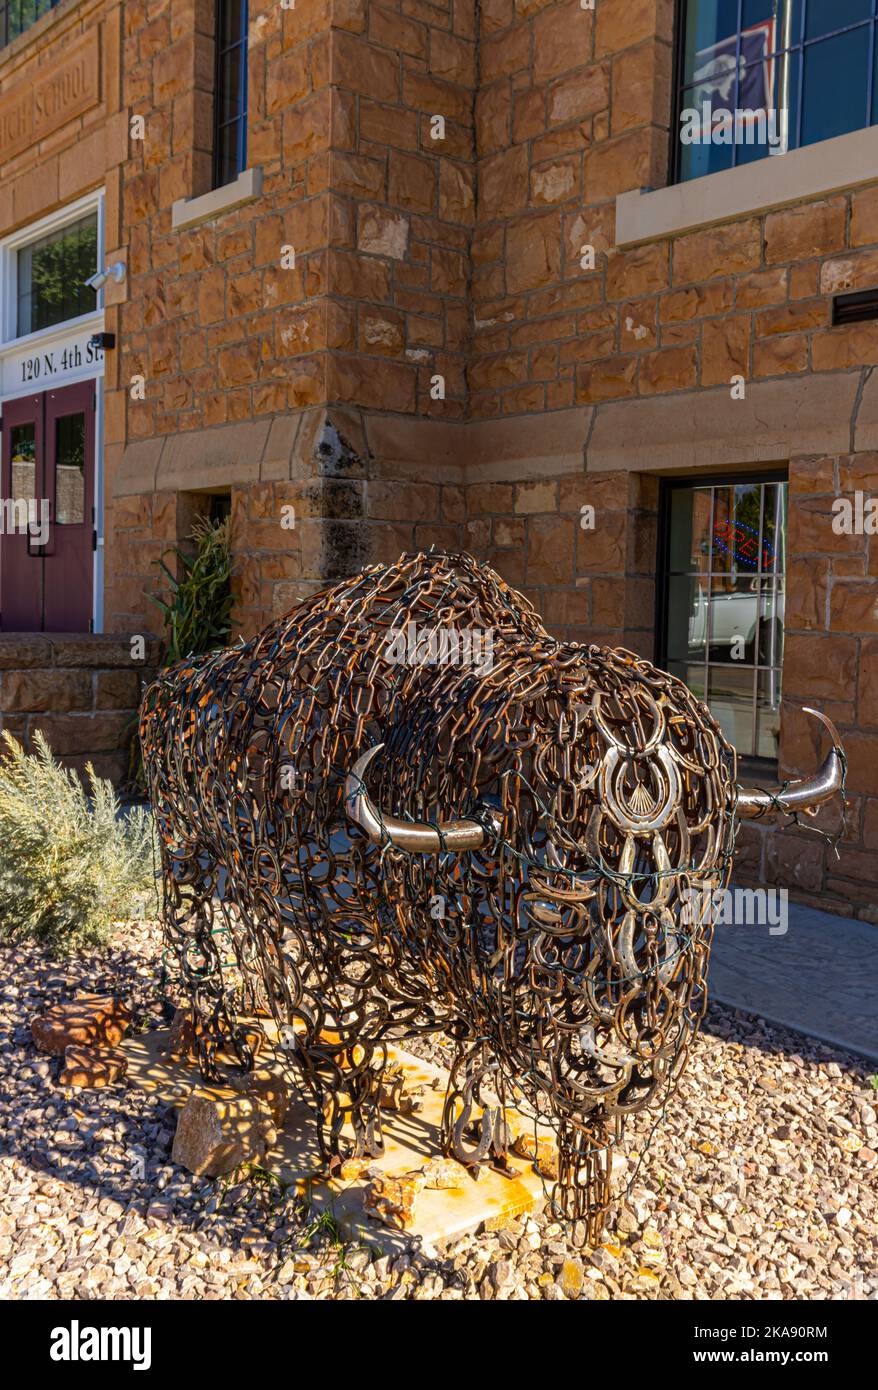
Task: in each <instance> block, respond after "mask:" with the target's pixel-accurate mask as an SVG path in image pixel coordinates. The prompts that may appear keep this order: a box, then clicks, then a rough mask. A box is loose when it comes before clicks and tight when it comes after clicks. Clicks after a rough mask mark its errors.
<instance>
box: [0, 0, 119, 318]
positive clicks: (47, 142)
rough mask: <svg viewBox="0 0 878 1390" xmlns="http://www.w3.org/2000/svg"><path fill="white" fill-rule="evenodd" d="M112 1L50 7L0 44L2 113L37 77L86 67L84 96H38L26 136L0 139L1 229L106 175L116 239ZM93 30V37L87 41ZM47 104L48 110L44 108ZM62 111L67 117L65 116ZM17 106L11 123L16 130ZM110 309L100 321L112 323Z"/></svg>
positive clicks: (115, 12)
mask: <svg viewBox="0 0 878 1390" xmlns="http://www.w3.org/2000/svg"><path fill="white" fill-rule="evenodd" d="M121 10H122V6H121V4H120V3H118V0H78V3H70V0H67V3H66V4H64V5H63V6H61V7H60V8H59V9H53V10H50V11H49V12H48V13H47V14H46V15H44V16H43V17H42V18H41V19H39V20H38V21H37V22H36V24H33V25H32V26H31V27H30V28H28V29H26V30H25V32H24V33H23V34H21V35H20V36H19V38H17V39H15V40H14V41H13V42H12V43H11V44H9V45H8V46H7V47H6V48H3V49H0V102H2V103H3V107H4V115H6V114H7V113H8V114H10V115H12V114H13V113H12V112H11V111H10V110H9V104H15V101H16V96H17V95H18V94H21V96H22V100H23V101H24V102H26V103H27V102H29V101H30V98H31V96H32V94H33V93H34V91H35V90H36V89H37V88H38V85H39V84H40V82H41V81H43V80H45V79H50V78H51V74H52V73H53V71H54V70H55V69H56V67H57V68H58V69H59V70H60V69H61V68H63V67H64V65H65V64H66V63H67V62H68V60H69V58H70V55H71V53H73V54H74V55H76V56H77V59H78V61H81V63H82V65H83V71H84V72H85V73H86V92H87V96H86V97H84V98H77V99H75V100H70V101H69V102H68V106H69V114H68V112H67V110H66V109H65V104H64V103H63V102H60V103H59V102H55V101H53V102H52V103H51V104H49V103H44V107H45V111H46V114H45V115H44V116H43V118H42V126H41V121H40V118H39V116H37V115H33V116H32V117H30V119H31V120H32V122H33V124H32V125H31V128H30V136H31V138H30V139H27V138H25V137H22V138H18V137H14V138H13V139H12V142H11V144H9V143H7V141H4V142H3V143H2V144H0V235H3V236H6V235H8V233H9V232H11V231H13V230H15V229H16V228H18V227H21V226H23V225H25V224H26V223H28V222H33V221H35V220H36V219H37V218H39V217H42V216H44V215H45V214H46V213H48V212H51V211H52V210H53V209H54V208H56V207H61V206H63V204H65V203H69V202H72V201H73V199H75V198H77V197H79V196H80V195H81V194H83V193H86V192H88V191H89V190H90V189H93V188H97V187H99V186H101V185H103V184H104V183H105V179H106V180H108V182H107V209H106V211H107V245H108V247H109V248H110V249H112V248H113V247H114V246H115V245H116V243H117V240H118V234H119V232H118V228H119V201H118V184H117V182H116V180H115V178H114V176H113V173H112V171H113V170H114V169H116V168H117V167H118V165H119V163H120V162H121V161H122V160H123V159H124V158H125V154H126V151H127V137H128V131H127V124H126V120H125V117H124V115H123V114H122V113H121V112H120V105H119V93H120V62H119V60H120V54H121V38H120V16H121ZM92 35H94V36H95V39H96V44H95V45H94V46H92V45H91V44H90V43H89V42H88V41H89V39H90V38H91V36H92ZM92 97H96V98H97V99H96V100H92ZM50 105H51V112H50ZM65 117H66V118H65ZM18 128H19V127H18V118H17V113H16V115H15V118H14V120H11V121H10V129H18ZM111 317H112V316H109V315H108V322H107V327H108V329H109V330H110V331H112V330H113V327H114V325H113V323H112V322H111V321H110V319H111Z"/></svg>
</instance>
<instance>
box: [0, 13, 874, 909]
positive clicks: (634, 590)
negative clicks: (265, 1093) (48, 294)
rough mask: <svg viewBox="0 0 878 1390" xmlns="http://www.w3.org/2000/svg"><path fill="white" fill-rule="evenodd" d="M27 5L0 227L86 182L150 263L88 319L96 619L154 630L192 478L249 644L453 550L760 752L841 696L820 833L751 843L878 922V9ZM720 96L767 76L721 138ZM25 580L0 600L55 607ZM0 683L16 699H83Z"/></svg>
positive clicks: (15, 52)
mask: <svg viewBox="0 0 878 1390" xmlns="http://www.w3.org/2000/svg"><path fill="white" fill-rule="evenodd" d="M2 8H3V7H2V6H0V10H2ZM46 8H47V9H48V12H47V13H46V14H45V15H43V17H41V18H39V19H38V20H37V21H36V23H34V24H33V25H32V26H31V27H30V28H28V29H25V30H24V32H22V34H21V35H20V36H19V37H17V38H15V39H14V40H13V42H11V43H10V44H9V45H8V47H7V48H5V49H0V240H2V239H3V238H5V239H6V241H5V243H4V244H6V245H8V247H9V254H10V255H13V254H17V252H18V248H20V247H25V248H26V247H27V246H28V245H30V244H32V243H33V242H34V241H35V240H36V239H37V238H39V237H40V236H41V235H43V232H42V224H41V219H50V221H49V225H50V227H51V226H52V225H55V224H54V223H52V222H51V219H52V218H55V219H59V220H58V221H57V225H59V226H69V225H71V224H72V220H73V219H74V216H76V217H79V216H80V213H79V210H78V208H77V199H81V198H85V197H92V198H94V199H96V200H97V201H96V202H95V207H97V208H99V210H100V214H99V222H100V232H99V236H100V244H99V247H98V260H99V261H100V264H101V266H103V265H104V264H112V263H114V262H117V261H119V262H122V263H124V265H125V267H126V273H125V278H124V279H123V280H121V281H117V280H116V279H115V278H111V279H110V280H109V281H108V282H107V284H106V286H105V288H104V289H103V291H102V292H101V296H100V298H99V299H98V301H97V303H96V304H95V306H94V315H95V320H94V323H92V322H91V321H89V324H88V327H89V329H90V331H92V332H93V331H100V332H106V333H111V334H112V335H113V339H114V341H113V345H112V347H108V348H107V350H106V352H105V353H104V354H102V359H103V360H102V361H100V362H98V364H97V365H96V366H95V369H94V371H91V372H90V373H89V372H86V371H85V368H84V366H83V369H82V370H81V371H80V369H79V367H76V368H74V376H73V377H71V378H70V380H71V383H72V384H73V385H76V384H78V383H81V382H82V381H90V380H96V381H97V383H98V385H97V387H96V403H97V409H96V430H95V442H94V460H95V463H94V468H95V475H94V479H95V480H94V497H95V499H96V501H95V523H94V530H95V541H96V543H97V547H96V549H95V550H94V552H93V554H94V556H95V557H96V559H95V560H94V562H93V572H92V573H93V592H92V593H91V594H90V601H91V612H90V621H91V623H92V625H93V627H94V629H95V631H96V632H100V631H103V632H104V633H109V634H119V635H128V634H131V633H138V632H147V631H150V630H153V629H154V627H155V616H154V615H155V610H152V611H151V605H149V604H148V603H147V601H146V600H145V598H144V590H147V589H150V588H153V587H155V586H157V584H158V582H159V580H158V571H157V570H156V567H155V564H154V561H155V560H156V559H157V558H159V556H160V555H161V553H162V552H163V550H165V549H166V548H167V547H168V546H169V545H172V544H174V543H176V542H177V541H180V540H182V539H185V537H186V536H187V534H188V531H189V528H190V526H191V523H192V519H193V517H194V516H195V515H196V514H198V513H199V512H204V511H206V510H208V509H212V510H214V511H216V510H217V509H222V508H224V507H228V508H230V510H231V515H232V523H233V537H234V548H235V552H236V560H237V567H236V578H235V621H236V625H237V628H238V629H239V630H241V631H243V632H245V633H249V632H251V631H253V630H255V629H256V628H257V627H258V626H259V625H260V624H261V623H263V622H264V621H265V620H266V619H267V618H269V617H270V616H271V615H272V614H276V613H280V612H283V611H284V610H285V609H286V608H288V607H289V606H290V605H291V604H293V603H295V602H296V601H297V599H298V598H300V597H301V596H302V595H303V594H305V593H308V592H310V591H311V590H312V589H313V588H315V587H317V586H320V585H321V584H323V583H324V582H326V580H327V579H330V578H333V577H336V576H338V575H339V574H343V573H347V572H350V571H352V570H354V569H356V568H358V567H359V566H361V565H362V564H364V563H367V562H369V561H373V560H390V559H394V558H396V557H397V556H398V555H399V553H400V552H401V551H403V550H406V549H412V548H415V547H428V546H430V545H436V546H438V547H443V548H458V547H464V548H466V549H468V550H470V551H471V552H473V553H474V554H475V555H477V556H479V557H482V558H485V559H487V560H489V561H490V562H491V563H492V564H493V565H494V566H495V567H496V568H497V569H498V570H499V571H500V572H501V573H502V574H503V575H504V577H505V578H507V579H508V580H509V581H510V582H512V583H513V584H514V585H516V586H517V587H519V588H521V589H522V590H523V591H524V592H525V593H526V594H527V595H528V596H529V597H530V598H531V599H532V600H533V601H534V603H535V604H536V605H537V607H538V608H539V609H540V610H541V612H542V613H543V615H544V617H545V620H546V622H547V624H548V626H549V627H550V629H551V630H552V631H554V632H555V633H557V634H558V635H560V636H565V637H571V638H576V639H579V640H588V641H596V642H600V643H607V644H614V645H624V646H626V647H629V648H631V649H633V650H636V651H639V652H642V653H644V654H645V655H647V656H649V657H650V658H653V659H656V660H658V661H659V662H660V663H661V664H663V665H667V666H668V667H669V669H671V670H673V671H674V672H675V673H676V674H678V675H681V676H682V677H683V678H684V679H686V680H688V681H689V683H690V684H691V685H692V686H693V688H694V689H696V690H697V691H698V693H699V694H700V695H701V696H702V697H703V698H706V699H707V700H708V701H709V703H710V704H711V706H712V708H713V709H714V711H715V712H716V713H717V715H718V717H719V718H720V720H721V722H722V723H723V725H724V727H725V728H726V730H727V732H728V733H729V736H730V737H731V738H732V739H733V741H734V742H735V743H736V746H737V747H738V750H739V753H740V754H741V756H742V759H744V760H745V761H749V762H751V764H752V767H751V770H752V771H753V772H754V774H757V775H761V776H763V777H765V778H766V779H768V780H776V779H777V778H778V777H780V778H783V777H786V776H790V775H795V774H797V773H799V772H804V771H808V770H811V769H813V767H814V766H815V763H816V762H817V761H818V760H819V757H820V752H819V748H818V742H817V732H816V725H814V723H813V721H809V720H808V719H806V717H805V716H804V715H803V714H802V713H801V706H802V705H803V704H807V703H810V704H814V705H817V706H818V707H819V708H822V709H824V710H825V711H826V712H827V713H828V714H830V715H831V717H832V718H833V719H835V720H836V722H837V723H838V725H839V727H840V729H841V730H842V732H843V734H844V738H845V743H846V746H847V749H848V753H849V756H850V769H849V783H848V791H849V794H848V808H847V809H848V820H847V830H846V833H845V837H844V840H843V842H842V844H841V846H840V852H839V855H838V857H836V856H835V855H834V854H833V853H832V852H831V851H830V850H828V848H827V846H826V844H825V843H824V841H822V840H821V839H819V838H817V837H815V836H814V835H812V834H810V833H808V832H806V831H801V832H800V831H797V830H796V829H789V830H783V831H781V832H777V831H774V832H762V831H760V830H758V829H755V830H753V829H749V828H748V830H747V832H746V836H744V835H742V840H741V845H740V856H739V869H740V871H741V873H742V874H747V875H749V876H750V877H751V878H753V879H755V880H758V881H760V882H768V883H777V884H781V885H785V886H788V887H789V888H790V889H791V890H792V891H794V892H797V893H799V894H800V895H804V896H809V897H812V898H813V897H816V896H818V895H819V896H820V899H821V902H822V904H823V905H825V906H828V907H830V908H835V909H837V910H839V911H849V912H855V913H859V914H863V915H867V916H869V915H871V916H873V917H874V916H878V912H876V890H878V537H876V536H872V535H870V534H869V531H868V526H867V525H862V524H861V525H860V526H859V527H856V526H854V527H852V528H851V529H849V530H848V531H844V530H839V529H837V528H834V526H833V522H834V520H836V512H835V511H834V505H835V504H836V503H837V501H838V499H839V497H842V498H846V499H848V500H850V501H851V503H852V507H853V508H854V511H855V505H854V504H855V503H856V494H857V493H860V494H861V497H860V511H859V513H856V514H857V515H859V516H861V517H862V515H863V507H862V503H863V501H864V499H865V500H868V498H869V496H870V495H871V494H872V493H873V492H878V376H876V375H875V374H874V371H873V369H874V366H875V365H876V364H878V318H876V317H870V315H871V314H872V313H874V312H876V311H875V308H874V305H870V303H869V296H868V295H866V294H865V293H864V292H866V291H869V290H872V289H874V288H876V287H878V129H876V127H875V125H873V120H874V119H876V118H878V107H876V106H875V103H876V100H878V83H876V82H875V81H874V80H873V77H872V76H871V75H870V74H872V73H873V71H874V62H875V53H876V33H875V29H876V18H875V16H874V14H873V8H874V7H873V5H872V4H871V0H862V2H861V0H849V3H846V5H845V6H843V7H841V8H839V7H838V6H836V7H833V8H830V7H829V6H827V5H824V4H822V3H820V0H748V3H747V4H746V5H745V6H743V8H742V7H740V6H739V5H738V4H737V0H734V3H732V0H679V2H678V3H677V4H674V3H672V0H594V3H593V4H589V3H588V0H586V3H585V4H583V3H581V0H481V4H480V5H479V6H476V4H475V0H386V3H379V0H295V4H294V5H291V6H290V7H287V5H286V4H284V3H280V0H250V5H249V13H248V12H247V7H246V5H242V4H240V3H237V0H236V3H222V0H220V3H217V0H129V3H127V4H125V5H124V7H119V6H116V5H113V4H110V3H109V0H104V3H100V0H61V3H60V4H58V5H57V6H54V7H51V8H48V7H46ZM842 10H843V13H842ZM2 38H3V33H2V30H0V41H2ZM74 39H75V40H76V42H79V43H81V44H82V45H83V49H82V51H83V52H85V53H87V52H92V53H97V54H98V55H99V62H98V63H97V65H96V67H95V68H94V73H95V74H96V76H93V78H92V82H91V86H89V87H88V88H87V91H88V93H89V94H90V95H86V91H85V88H83V92H82V93H81V94H80V95H79V96H78V97H77V96H74V97H72V98H71V99H70V100H71V101H72V103H73V104H72V105H70V106H69V119H68V118H66V117H65V118H64V119H63V121H62V116H63V114H64V113H63V110H62V107H61V106H59V105H58V102H59V100H60V98H58V99H55V102H54V105H53V103H52V102H51V101H50V102H44V103H43V106H42V107H41V110H42V109H44V108H45V109H48V108H50V107H51V108H52V110H53V111H54V115H53V116H51V117H50V118H49V126H50V127H51V128H47V127H45V126H43V127H42V128H41V127H40V125H39V121H37V119H36V117H35V116H34V117H32V124H31V126H30V127H26V125H25V124H22V121H23V120H24V118H23V117H21V118H19V116H18V115H17V114H16V112H17V111H18V107H17V105H16V102H17V96H16V94H21V93H22V92H23V91H24V86H25V84H27V87H28V90H30V89H31V88H33V89H34V90H37V88H36V86H35V84H38V83H39V81H40V80H41V75H42V76H43V77H51V76H52V74H53V72H54V68H53V64H55V63H56V58H55V57H54V56H53V54H55V53H56V52H60V51H64V52H67V53H75V52H79V50H77V49H74V48H73V47H72V44H73V42H74ZM89 43H91V44H92V45H94V44H97V48H94V47H93V48H92V49H91V50H89V49H88V47H87V46H88V44H89ZM86 61H89V60H86ZM729 73H731V74H732V76H731V77H729ZM54 81H55V87H54V88H52V90H53V91H54V90H55V89H58V90H64V91H69V92H75V91H76V90H77V88H76V84H75V83H74V82H71V81H70V80H69V79H68V81H67V85H66V87H65V85H64V83H63V82H62V83H61V86H60V87H59V86H58V79H57V77H56V78H55V79H54ZM95 84H97V85H95ZM50 85H51V84H50ZM10 94H12V95H11V96H10ZM705 101H707V102H708V104H711V103H712V106H713V109H714V110H716V109H717V108H718V106H719V108H721V109H725V108H726V107H727V108H728V109H729V110H732V109H738V108H747V111H745V123H744V124H745V128H746V130H745V134H744V135H743V136H742V137H741V139H740V141H739V140H738V139H737V137H736V140H735V141H733V142H732V143H728V142H727V141H726V140H725V139H724V138H723V132H722V122H720V128H719V130H718V131H717V132H716V135H717V138H715V139H714V138H710V137H711V135H712V131H711V128H710V118H709V115H708V117H707V118H705V116H704V114H703V112H704V102H705ZM87 103H88V104H87ZM873 108H874V109H873ZM781 109H782V110H783V111H786V112H788V119H787V121H786V122H785V128H784V129H783V130H782V136H781V138H780V140H778V139H774V140H773V144H772V145H769V146H766V144H765V142H763V143H762V145H760V143H759V140H758V139H754V140H752V141H751V140H750V138H749V136H750V134H752V133H753V129H755V130H756V134H757V135H759V134H760V132H759V129H758V121H757V119H756V118H757V116H765V115H766V114H767V113H768V114H774V113H775V112H776V111H779V110H781ZM693 110H694V111H696V112H698V113H699V120H700V121H701V133H702V135H703V136H705V137H707V138H704V139H703V140H702V141H701V143H698V142H696V143H694V144H690V145H685V146H684V145H683V144H682V143H681V139H680V131H681V129H682V125H681V117H685V115H686V113H687V112H690V113H691V111H693ZM41 119H44V118H41ZM59 122H60V123H59ZM705 122H706V123H705ZM690 125H691V118H690ZM696 125H697V122H696ZM767 133H770V132H767ZM770 148H773V150H774V152H773V153H770V152H769V149H770ZM82 206H83V207H85V208H86V210H87V209H88V208H89V207H90V206H91V204H89V203H88V202H86V203H83V204H82ZM80 220H81V218H80ZM99 268H100V267H99ZM11 283H12V282H11V281H10V280H9V278H8V276H7V277H6V278H5V279H4V281H3V284H4V286H9V285H11ZM4 293H7V294H9V293H11V290H5V291H4ZM858 294H859V295H860V298H859V299H854V301H853V302H850V300H849V298H846V296H851V295H858ZM6 312H7V311H6V310H5V309H4V310H3V313H4V314H5V313H6ZM98 316H100V317H98ZM80 321H82V320H81V319H80ZM10 325H11V320H9V319H8V318H6V319H4V335H3V343H4V346H3V348H2V349H0V354H3V353H6V352H8V353H9V354H10V355H12V354H13V352H18V349H19V347H20V344H19V343H18V342H17V339H18V337H20V336H26V335H17V334H15V333H12V332H10V331H7V330H8V329H10ZM43 331H47V330H43ZM7 343H10V344H11V346H9V347H7V346H6V344H7ZM25 347H27V344H25ZM18 360H19V359H18V357H16V358H15V361H16V362H18ZM89 365H91V364H89ZM77 372H78V373H79V374H78V375H77ZM26 384H29V383H26ZM2 389H3V406H2V409H3V414H4V441H5V440H6V438H7V435H6V432H5V431H6V421H7V419H12V420H16V419H18V416H17V415H16V410H17V409H20V407H16V406H15V402H16V401H17V400H19V399H20V398H21V397H22V396H23V394H24V393H23V388H22V385H21V384H19V383H16V382H14V381H11V380H10V379H8V377H7V375H6V374H5V368H4V377H3V388H2ZM71 401H73V397H71ZM7 402H9V403H10V404H12V406H13V409H12V413H11V415H10V412H9V410H8V409H7ZM75 403H76V402H75V401H74V404H75ZM71 408H72V407H71ZM5 447H6V446H5ZM10 447H11V446H10ZM7 453H8V448H7ZM89 496H90V495H89ZM86 500H87V499H86ZM285 508H287V509H289V508H293V509H294V514H295V526H294V528H292V529H289V527H288V526H284V525H282V524H281V518H282V517H283V516H285V515H286V516H288V515H289V511H287V512H285V511H284V509H285ZM590 509H593V511H592V510H590ZM19 539H20V538H16V540H19ZM101 539H103V541H104V544H103V546H101V545H100V541H101ZM7 540H8V537H3V538H2V539H0V548H3V547H5V548H6V549H7V550H8V549H9V547H8V545H7ZM102 555H103V557H104V561H103V568H102V566H101V556H102ZM30 558H33V557H30ZM52 558H53V557H51V556H46V557H45V558H44V569H45V570H46V571H49V570H50V566H51V563H52ZM22 563H23V561H22ZM3 583H4V581H3V575H2V573H0V584H3ZM8 589H9V585H8V583H7V584H4V587H3V589H2V590H0V610H2V614H0V626H2V627H3V629H4V630H13V631H16V630H17V631H18V632H20V631H21V630H22V627H23V626H25V625H29V626H30V627H31V628H40V627H41V626H44V625H45V623H46V621H48V619H47V618H46V609H45V605H44V610H43V618H42V621H41V622H40V623H37V622H36V621H34V620H33V615H32V614H30V615H27V614H25V615H23V616H22V615H15V613H13V617H12V620H11V621H10V618H9V612H10V610H9V609H8V607H7V604H8V602H9V600H8V598H7V594H8ZM49 608H50V609H51V605H49ZM26 620H27V621H26ZM85 626H87V624H86V625H85ZM15 640H16V642H17V644H18V646H17V648H16V650H19V651H20V648H21V641H22V639H21V638H19V637H16V639H15ZM8 641H9V642H11V641H12V639H11V638H10V639H8ZM18 659H20V658H16V660H18ZM0 660H3V658H2V657H0ZM7 665H8V662H7ZM25 669H31V670H33V669H36V668H35V667H28V668H25ZM44 676H45V673H44ZM3 682H4V683H3V688H2V689H3V699H5V700H6V703H7V707H6V709H5V710H4V717H6V718H7V720H9V721H11V720H13V719H14V718H15V717H20V718H24V717H25V716H27V718H28V719H29V720H30V721H31V723H32V722H33V721H34V720H35V719H37V718H38V717H39V718H45V719H50V718H51V717H54V718H55V719H56V720H57V718H58V717H59V715H58V710H57V708H53V707H52V706H51V702H50V700H49V698H48V697H47V696H46V695H45V693H43V695H42V696H41V694H40V690H41V689H42V690H43V692H45V690H47V689H49V688H50V686H47V685H46V684H45V681H44V682H43V684H42V685H41V683H40V682H39V681H36V680H32V681H31V682H30V683H28V682H27V681H26V680H24V679H23V677H22V673H21V671H20V670H19V671H18V672H17V674H16V675H15V680H14V681H12V680H11V679H10V677H9V676H4V677H3ZM28 684H29V693H28ZM50 685H51V683H50ZM56 685H57V682H56ZM22 686H23V687H24V690H25V692H26V693H25V694H22V693H21V690H22ZM52 688H54V687H52ZM10 689H14V690H15V691H16V692H17V694H16V697H15V698H16V704H17V707H20V706H21V704H22V702H24V703H27V699H30V700H31V704H33V702H34V701H35V700H36V701H37V707H36V708H30V709H28V710H24V709H21V708H17V709H15V710H13V709H10V708H9V705H8V697H7V695H6V692H7V691H8V690H10ZM40 700H42V702H43V704H44V705H46V706H47V708H46V709H45V710H44V711H42V712H41V710H40V708H39V702H40ZM2 702H3V701H2V700H0V703H2ZM85 713H86V712H85V711H84V710H82V711H80V715H81V717H83V718H84V717H85ZM115 713H118V711H115ZM74 714H75V711H74V712H71V713H70V714H69V716H68V724H69V723H70V722H71V721H72V720H73V719H74ZM28 727H30V725H28ZM79 727H81V726H79V725H77V728H79ZM60 732H61V731H60V730H59V734H60ZM83 737H84V736H83ZM104 737H105V738H106V739H110V737H111V734H110V730H109V726H108V727H107V730H106V731H105V734H104ZM77 751H80V752H82V751H84V750H82V749H79V750H77ZM107 751H108V752H109V750H107ZM834 815H835V810H834V809H833V811H832V813H831V815H827V816H826V817H823V818H822V821H821V822H819V823H827V824H828V823H829V821H830V820H831V818H832V816H834Z"/></svg>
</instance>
